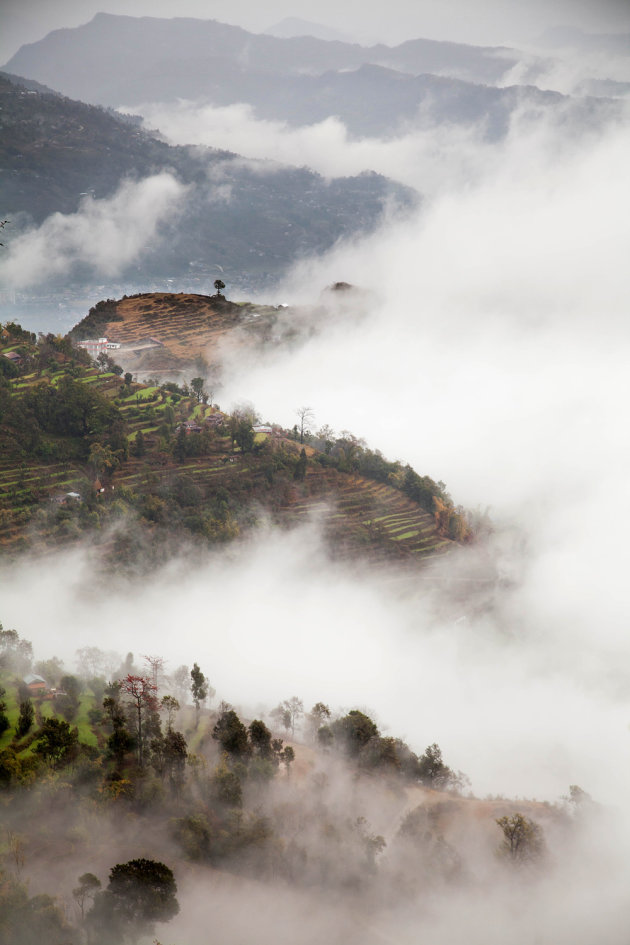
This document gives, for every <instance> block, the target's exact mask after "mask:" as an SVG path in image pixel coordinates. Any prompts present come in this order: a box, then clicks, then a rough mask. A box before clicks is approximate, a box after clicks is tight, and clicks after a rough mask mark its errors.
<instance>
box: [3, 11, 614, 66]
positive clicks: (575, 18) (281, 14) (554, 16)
mask: <svg viewBox="0 0 630 945" xmlns="http://www.w3.org/2000/svg"><path fill="white" fill-rule="evenodd" d="M99 12H104V13H117V14H124V15H128V16H129V15H131V16H159V17H173V16H191V17H200V18H202V19H216V20H221V21H223V22H226V23H232V24H235V25H239V26H243V27H244V28H246V29H248V30H252V31H254V32H262V31H264V30H265V29H267V28H269V27H271V26H273V25H274V24H276V23H277V22H279V21H280V20H282V19H284V18H285V17H300V18H302V19H305V20H310V21H314V22H318V23H322V24H324V25H326V26H330V27H332V28H335V29H338V30H341V31H344V32H345V33H348V34H349V35H350V36H352V37H353V38H355V39H356V41H359V42H370V43H371V42H378V41H384V42H387V43H400V42H404V41H405V40H407V39H413V38H416V37H420V36H422V37H427V38H429V39H445V40H452V41H457V42H470V43H479V44H491V45H502V44H529V43H530V42H532V41H533V40H534V39H535V38H536V37H537V36H538V35H539V34H540V33H541V32H543V31H544V30H545V29H547V28H549V27H553V26H558V25H569V26H576V27H578V28H581V29H584V30H586V31H594V32H615V31H618V30H629V29H630V9H629V8H628V5H627V4H626V3H625V2H624V0H597V2H596V0H552V2H549V0H528V2H527V3H523V2H522V0H482V2H477V3H475V4H474V5H473V4H471V3H470V2H469V0H448V2H444V0H390V2H388V3H384V2H383V0H380V2H378V3H371V4H365V3H364V2H363V0H346V2H345V3H343V4H339V3H337V2H334V0H320V2H319V3H318V4H317V8H316V9H315V7H314V6H313V3H312V2H311V0H269V2H266V3H264V4H260V3H253V2H252V0H211V2H210V3H208V2H207V0H177V2H175V0H133V2H132V3H130V2H129V0H54V2H52V3H51V2H50V0H2V3H1V4H0V27H1V28H0V62H6V61H7V60H8V59H9V58H10V57H11V56H12V55H13V54H14V53H15V52H17V50H18V48H19V47H20V46H21V45H22V44H24V43H29V42H35V41H37V40H38V39H41V38H42V37H43V36H45V35H46V34H47V33H48V32H50V31H51V30H53V29H60V28H63V27H72V26H79V25H81V24H82V23H87V22H88V21H89V20H91V19H92V17H93V16H94V15H95V14H96V13H99Z"/></svg>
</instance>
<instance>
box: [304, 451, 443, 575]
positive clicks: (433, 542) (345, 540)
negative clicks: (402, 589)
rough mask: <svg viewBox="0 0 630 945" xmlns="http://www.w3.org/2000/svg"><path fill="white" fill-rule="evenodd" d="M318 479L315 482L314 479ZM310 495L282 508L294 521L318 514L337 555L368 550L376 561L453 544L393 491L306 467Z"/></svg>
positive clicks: (424, 554) (425, 554) (431, 552)
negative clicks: (337, 552)
mask: <svg viewBox="0 0 630 945" xmlns="http://www.w3.org/2000/svg"><path fill="white" fill-rule="evenodd" d="M318 478H319V479H321V481H320V482H318V481H317V480H318ZM306 483H307V485H308V486H309V492H310V494H309V495H308V496H307V497H305V498H295V500H294V501H293V502H291V503H289V504H288V505H287V506H286V509H285V511H286V513H287V514H288V516H289V517H291V518H292V519H294V520H299V519H300V518H302V519H306V518H308V517H309V516H314V515H316V516H317V520H318V522H319V523H320V525H321V526H322V527H323V529H324V532H325V534H326V535H327V537H328V539H329V541H330V542H331V544H332V547H333V548H336V549H337V550H338V551H339V553H340V554H341V555H343V554H344V553H349V552H356V551H358V550H361V549H362V548H363V549H364V550H368V549H369V550H370V556H371V557H377V558H388V559H389V558H414V557H415V558H417V559H420V558H430V557H435V556H438V555H443V554H445V553H446V552H447V551H449V549H451V548H452V547H453V546H454V543H453V542H452V541H449V540H448V539H445V538H442V537H441V536H440V535H438V533H437V531H436V527H435V519H434V517H433V516H432V515H429V513H428V512H425V511H423V510H422V509H421V508H420V507H419V506H418V505H417V504H416V503H415V502H412V501H411V500H410V499H408V498H407V497H406V496H404V495H403V494H402V493H401V492H399V491H398V490H397V489H393V488H391V487H390V486H387V485H383V484H381V483H377V482H372V481H371V480H369V479H364V478H363V477H361V476H348V475H344V474H342V473H339V472H337V471H336V470H326V471H323V470H322V471H320V472H319V473H318V471H317V468H316V467H314V468H311V469H309V472H308V475H307V477H306Z"/></svg>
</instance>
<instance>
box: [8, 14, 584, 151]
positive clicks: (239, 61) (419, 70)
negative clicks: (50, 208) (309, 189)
mask: <svg viewBox="0 0 630 945" xmlns="http://www.w3.org/2000/svg"><path fill="white" fill-rule="evenodd" d="M88 61H89V69H87V67H86V63H87V62H88ZM516 61H517V60H516V59H515V58H514V57H513V56H512V55H511V54H508V52H507V51H506V50H496V49H494V50H493V49H479V48H476V47H472V46H461V45H457V44H453V43H438V42H435V41H428V40H410V41H409V42H406V43H403V44H401V45H400V46H397V47H395V48H393V49H390V48H389V47H386V46H380V45H379V46H374V47H371V48H364V47H361V46H358V45H356V44H354V45H351V44H347V43H340V42H324V41H322V40H317V39H315V38H313V37H308V36H301V37H296V38H293V39H278V38H276V37H272V36H261V35H255V34H250V33H246V32H245V31H244V30H241V29H239V28H237V27H231V26H226V25H224V24H220V23H216V22H213V21H201V20H200V21H189V20H169V21H165V20H156V19H151V18H141V19H132V18H130V17H114V16H102V15H99V16H97V17H95V19H94V20H93V21H92V22H91V23H90V24H87V25H86V26H84V27H80V28H78V29H75V30H59V31H57V32H55V33H51V34H50V35H49V36H48V37H46V38H45V39H44V40H42V41H41V42H40V43H35V44H33V45H32V46H28V47H23V48H22V49H21V50H20V51H19V52H18V53H17V54H16V56H14V57H13V59H12V60H11V61H10V63H9V64H8V66H7V68H11V70H12V71H13V72H19V73H20V74H23V75H28V76H30V77H33V78H35V79H38V80H41V81H47V82H51V83H53V84H55V83H56V84H55V88H59V89H60V90H61V91H63V92H64V93H66V94H71V95H73V96H74V97H75V98H81V99H83V100H87V101H90V102H93V103H96V104H100V105H105V106H111V107H119V106H124V107H126V108H132V109H138V110H140V111H141V110H142V105H143V104H146V103H149V102H163V103H171V104H176V103H177V102H178V101H179V100H180V99H185V100H188V101H191V100H192V101H195V102H198V103H208V104H212V105H214V106H229V105H235V104H241V103H247V104H248V105H250V106H251V107H252V108H253V110H254V114H255V116H256V117H257V118H259V119H269V120H273V121H282V122H287V123H289V124H290V125H293V126H300V125H305V124H309V125H310V124H313V123H317V122H321V121H324V120H325V119H326V118H328V117H330V116H336V117H337V118H339V119H340V120H341V121H342V122H343V123H344V124H345V126H346V127H347V129H348V132H349V133H350V134H351V135H354V136H357V137H362V136H372V137H387V136H393V135H397V134H400V133H403V132H405V131H408V130H410V129H413V128H432V127H434V126H435V125H439V124H443V123H446V124H449V125H453V124H459V125H465V126H472V125H476V126H478V127H481V128H482V129H483V133H484V134H485V135H486V136H487V137H488V138H497V137H500V136H502V135H503V134H505V133H506V131H507V128H508V125H509V120H510V117H511V115H512V114H513V113H514V111H515V110H516V109H517V108H526V109H529V110H536V109H540V108H544V107H558V108H562V110H563V121H566V120H567V117H568V115H571V116H573V115H575V116H577V118H578V119H579V120H580V119H583V118H584V115H585V113H586V115H587V116H588V118H589V119H591V118H592V112H593V105H592V103H590V102H586V103H584V102H582V101H581V100H580V99H578V100H576V101H572V100H571V99H568V98H567V97H566V96H561V95H559V94H557V93H554V92H548V91H547V92H545V91H541V90H540V89H537V88H535V87H533V86H527V85H523V86H507V87H496V86H495V85H494V84H493V83H497V82H501V81H502V80H503V81H504V80H505V77H506V76H507V73H508V71H509V69H510V68H511V67H512V66H514V65H515V63H516ZM535 73H536V67H535V63H532V62H530V63H529V64H528V74H531V75H535ZM473 79H474V81H473ZM567 113H568V114H567Z"/></svg>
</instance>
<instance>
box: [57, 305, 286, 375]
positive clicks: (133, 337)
mask: <svg viewBox="0 0 630 945" xmlns="http://www.w3.org/2000/svg"><path fill="white" fill-rule="evenodd" d="M252 311H255V312H256V315H257V316H258V320H257V321H256V322H255V323H254V324H253V325H252V324H251V323H252V322H253V319H252V318H251V313H252ZM275 311H276V310H275V309H274V308H273V307H271V306H263V307H257V308H255V309H254V307H253V306H251V305H249V304H248V303H247V304H243V305H237V304H235V303H232V302H228V301H226V300H225V299H222V298H218V299H217V297H216V296H207V295H188V294H184V293H179V294H170V293H147V294H144V295H138V296H131V297H127V298H124V299H121V300H120V301H117V302H112V301H109V302H108V303H101V306H100V308H99V306H97V307H96V309H95V310H94V311H93V313H92V314H91V315H88V316H87V317H86V318H85V319H83V321H81V322H80V323H79V324H78V325H77V326H76V328H74V329H73V332H72V336H73V338H74V339H75V340H78V339H83V338H89V337H103V336H104V337H107V338H109V340H110V341H116V342H120V344H121V345H122V348H121V349H119V350H116V351H114V352H113V353H114V355H115V358H116V360H117V361H118V362H119V363H120V364H122V365H123V367H124V368H125V369H128V370H130V371H132V372H134V373H136V372H142V373H143V374H144V373H147V372H154V373H157V374H160V373H162V374H165V373H169V374H171V375H173V376H175V375H177V374H178V373H181V371H182V370H183V369H184V368H185V367H186V366H187V365H189V364H191V363H192V362H194V361H195V359H196V358H198V357H200V356H203V357H207V354H208V351H209V350H212V349H213V348H215V347H216V346H217V345H218V344H219V342H220V340H221V339H222V338H224V337H225V336H227V334H228V333H230V332H233V330H234V329H235V328H238V327H239V326H247V334H248V335H249V334H251V332H252V330H253V329H255V331H254V334H255V335H264V330H265V325H266V322H267V320H268V318H269V317H272V316H273V315H274V314H275ZM261 316H262V320H260V317H261ZM265 316H267V318H265ZM156 342H157V344H156ZM244 342H245V338H244V337H243V338H241V339H240V343H244Z"/></svg>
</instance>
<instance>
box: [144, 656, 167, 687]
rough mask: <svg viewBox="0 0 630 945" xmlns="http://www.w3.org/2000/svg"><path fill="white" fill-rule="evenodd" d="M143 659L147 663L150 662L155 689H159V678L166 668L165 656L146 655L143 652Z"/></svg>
mask: <svg viewBox="0 0 630 945" xmlns="http://www.w3.org/2000/svg"><path fill="white" fill-rule="evenodd" d="M142 659H143V660H144V661H145V663H148V664H149V667H150V669H151V682H152V683H153V685H154V686H155V691H156V692H157V690H158V683H159V678H160V676H161V674H162V672H163V670H164V657H163V656H145V655H144V654H143V656H142Z"/></svg>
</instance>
